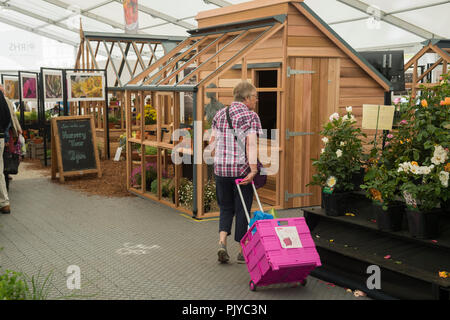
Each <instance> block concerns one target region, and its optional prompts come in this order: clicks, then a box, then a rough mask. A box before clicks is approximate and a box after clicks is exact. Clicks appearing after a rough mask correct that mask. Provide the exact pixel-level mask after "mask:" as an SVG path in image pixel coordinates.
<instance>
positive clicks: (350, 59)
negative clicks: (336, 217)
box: [125, 0, 391, 219]
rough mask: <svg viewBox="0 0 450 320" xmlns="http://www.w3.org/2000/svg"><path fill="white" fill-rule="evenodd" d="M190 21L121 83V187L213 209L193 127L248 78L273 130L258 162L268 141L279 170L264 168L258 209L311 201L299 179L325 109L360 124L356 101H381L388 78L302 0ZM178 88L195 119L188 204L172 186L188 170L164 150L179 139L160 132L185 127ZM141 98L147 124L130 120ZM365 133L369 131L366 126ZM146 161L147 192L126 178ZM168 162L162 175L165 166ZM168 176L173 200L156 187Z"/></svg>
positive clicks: (265, 1) (193, 211) (194, 208)
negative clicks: (147, 102)
mask: <svg viewBox="0 0 450 320" xmlns="http://www.w3.org/2000/svg"><path fill="white" fill-rule="evenodd" d="M248 17H252V19H248ZM196 19H197V21H198V29H195V30H191V31H189V33H190V34H191V36H190V37H189V38H187V39H186V40H184V41H183V42H181V43H180V44H179V45H178V46H177V47H176V48H175V49H173V50H172V51H171V52H170V53H168V54H167V55H166V56H164V57H163V58H162V59H160V60H159V61H157V62H156V63H155V64H153V65H152V66H150V67H149V68H148V69H146V70H145V71H144V72H142V73H141V74H139V75H138V76H137V77H135V78H134V79H133V80H131V81H130V82H129V84H127V85H126V86H125V89H126V92H125V96H126V99H125V106H126V124H127V187H128V190H129V191H130V192H132V193H134V194H137V195H139V196H144V197H147V198H150V199H153V200H156V201H160V202H162V203H164V204H166V205H169V206H171V207H174V208H176V209H178V210H180V211H183V212H186V213H188V214H190V215H192V216H193V217H194V218H199V219H200V218H208V217H214V216H217V215H218V212H217V208H216V210H215V211H214V210H210V212H207V211H208V208H205V203H204V197H205V190H206V189H205V188H206V187H207V185H208V181H209V180H210V179H213V177H212V174H211V171H212V170H211V168H208V166H207V165H206V164H205V163H204V161H203V157H202V155H203V151H204V149H205V147H206V144H205V143H204V142H203V140H202V133H203V132H204V129H205V128H206V129H207V127H206V126H207V125H208V124H209V123H208V121H207V116H206V115H205V111H207V110H206V109H207V108H208V105H209V106H211V105H212V101H213V98H212V97H214V99H216V100H217V101H219V102H220V103H222V105H224V106H226V105H229V104H230V103H231V102H232V98H233V97H232V91H233V87H234V86H235V85H236V84H237V83H238V82H239V81H241V80H247V81H250V82H252V83H253V84H254V85H255V87H256V88H257V93H258V95H259V103H258V107H257V112H258V113H259V114H260V117H261V120H262V123H263V128H264V126H265V124H264V123H265V121H266V120H267V121H268V122H267V123H270V124H269V125H268V126H266V127H267V128H269V127H270V128H271V129H278V132H279V144H278V145H277V144H276V143H275V144H274V140H273V139H272V138H266V139H263V140H261V139H260V143H259V152H260V153H259V157H260V160H261V161H262V163H263V164H266V165H267V161H266V163H265V160H267V159H264V158H261V151H263V152H262V154H266V155H267V156H269V157H270V152H268V147H269V146H272V147H273V148H272V152H273V151H275V152H278V155H279V158H278V163H276V166H278V168H279V170H278V171H273V172H270V173H269V174H268V182H267V184H266V186H264V187H263V188H261V189H260V190H259V192H258V194H259V195H260V198H261V200H262V202H263V207H264V208H265V209H267V208H269V207H270V208H275V209H284V208H294V207H304V206H313V205H320V199H321V195H320V188H318V187H306V184H307V183H309V181H310V179H311V177H312V174H313V168H312V162H311V158H315V157H318V155H319V151H320V136H319V134H318V132H319V131H320V130H321V126H322V125H323V124H324V123H325V122H326V120H327V119H328V117H329V115H330V114H331V113H333V112H341V113H342V112H343V111H345V107H346V106H349V105H352V106H353V109H354V113H355V116H356V117H357V120H358V123H359V125H361V120H362V105H363V104H380V105H382V104H384V94H385V92H387V91H390V89H391V84H390V82H389V81H388V80H387V79H386V78H384V77H383V76H382V75H381V74H380V73H379V72H378V71H377V70H375V69H374V68H373V67H372V66H371V65H369V64H368V63H367V62H366V61H365V60H364V59H363V58H362V57H360V56H359V55H358V53H357V52H355V51H354V50H353V49H352V48H351V47H350V46H349V45H348V44H347V43H345V41H344V40H342V39H341V38H340V37H339V36H338V35H337V34H336V33H334V32H333V30H331V29H330V27H329V26H328V25H327V24H326V23H325V22H324V21H322V20H321V19H320V18H319V17H318V16H317V15H315V13H314V12H313V11H312V10H311V9H310V8H309V7H308V6H307V5H306V4H304V3H302V1H289V0H270V1H269V0H259V1H251V2H247V3H242V4H238V5H233V6H228V7H224V8H219V9H214V10H209V11H205V12H200V13H199V14H198V15H197V17H196ZM185 71H186V72H185ZM186 94H191V95H192V97H193V110H192V120H194V121H195V125H194V126H193V128H192V129H193V136H194V139H193V140H194V141H193V147H192V148H187V149H188V150H186V148H185V149H183V151H184V154H187V155H192V156H193V157H194V158H195V159H197V160H199V161H200V162H201V163H199V164H194V165H193V168H192V180H193V181H192V188H193V195H192V198H193V199H192V205H191V206H189V207H183V206H182V205H181V204H180V199H179V191H180V187H181V182H182V181H184V179H182V178H183V175H190V173H189V174H187V173H188V172H187V171H190V170H191V169H190V168H188V167H186V166H184V165H174V164H172V163H171V161H170V157H169V156H168V154H169V153H171V152H172V151H173V150H174V149H175V148H178V146H177V144H176V143H174V142H173V141H172V140H171V139H168V138H167V132H169V133H172V132H174V130H176V129H180V128H186V127H189V126H190V125H191V123H190V121H186V119H184V122H182V121H181V120H180V119H183V117H184V118H186V110H184V115H183V114H182V113H183V112H182V110H181V109H182V108H181V105H182V104H183V103H184V102H183V95H184V96H186ZM215 97H217V98H215ZM267 97H268V98H267ZM147 98H150V99H151V100H152V104H153V105H154V107H155V109H156V113H157V120H156V122H157V123H156V125H150V126H149V125H146V124H145V121H142V119H141V118H139V119H138V115H139V114H141V113H142V111H143V108H144V105H143V104H144V103H143V101H144V99H147ZM266 98H267V99H266ZM208 99H211V105H210V104H207V102H208V101H209V100H208ZM268 100H270V101H271V106H270V105H269V106H268V105H267V103H266V101H268ZM133 101H134V103H133ZM264 103H266V105H263V104H264ZM262 114H264V116H262ZM368 133H369V138H370V135H371V136H373V135H374V133H375V132H374V131H373V132H370V131H369V132H368ZM275 141H276V140H275ZM176 142H177V141H176ZM272 144H274V145H272ZM144 146H152V147H156V148H157V150H158V153H157V156H156V157H154V158H153V159H150V158H148V157H146V156H145V155H144V152H142V153H141V157H140V158H136V156H134V157H133V154H132V153H133V152H132V150H133V148H136V147H137V148H142V147H144ZM264 149H265V151H264ZM177 150H178V149H177ZM148 161H153V165H154V166H156V171H157V179H156V180H154V181H157V184H156V185H155V184H154V185H153V191H154V192H153V193H152V192H149V190H148V189H149V186H147V185H146V184H147V183H144V182H143V181H140V184H133V183H132V181H131V178H132V174H133V173H134V174H136V172H139V170H140V173H139V175H140V177H146V167H147V165H148V164H149V162H148ZM183 166H184V167H183ZM276 166H275V167H276ZM170 167H171V170H169V171H170V174H169V173H168V172H167V171H166V170H167V168H170ZM168 176H172V178H171V179H172V180H170V178H169V181H171V182H170V184H171V186H172V187H174V189H175V191H174V195H173V196H172V199H170V198H167V197H163V192H162V191H163V190H162V189H163V188H164V185H163V183H166V182H165V181H167V180H164V179H165V178H167V177H168ZM141 180H143V179H141ZM133 181H134V182H136V181H135V179H134V180H133ZM155 191H156V192H155Z"/></svg>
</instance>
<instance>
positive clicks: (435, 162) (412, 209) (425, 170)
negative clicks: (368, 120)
mask: <svg viewBox="0 0 450 320" xmlns="http://www.w3.org/2000/svg"><path fill="white" fill-rule="evenodd" d="M449 96H450V84H449V78H448V75H444V76H443V77H442V81H441V83H440V84H439V85H438V86H435V87H432V88H425V87H424V86H422V88H421V95H420V96H419V97H418V100H417V103H416V104H412V105H411V106H410V107H409V109H408V110H407V112H406V114H405V116H406V117H407V120H403V121H404V126H405V127H406V128H407V129H409V134H410V138H409V141H408V140H407V141H406V142H405V141H401V142H403V144H404V145H405V146H404V148H403V150H402V151H403V152H399V153H398V155H397V162H396V165H397V171H398V174H399V190H400V192H401V194H402V196H403V198H404V199H405V202H406V205H407V210H406V212H407V216H408V223H409V228H410V232H411V234H412V235H413V236H417V237H421V238H428V237H435V236H437V234H438V231H439V230H438V226H439V213H440V212H441V211H442V207H444V206H445V205H444V203H446V202H447V201H448V199H449V198H450V194H449V189H448V180H449V171H450V165H449V164H448V150H449V147H450V135H449V134H448V129H449V128H450V127H449V125H450V106H449V105H450V104H446V102H445V101H446V99H447V98H448V97H449Z"/></svg>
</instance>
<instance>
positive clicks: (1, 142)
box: [0, 90, 11, 213]
mask: <svg viewBox="0 0 450 320" xmlns="http://www.w3.org/2000/svg"><path fill="white" fill-rule="evenodd" d="M10 123H11V114H10V112H9V107H8V104H7V102H6V100H5V97H4V96H3V92H2V91H1V90H0V212H1V213H10V212H11V211H10V210H11V209H10V207H9V197H8V191H7V190H6V183H5V177H4V176H3V149H4V147H5V131H6V130H7V128H9V126H10Z"/></svg>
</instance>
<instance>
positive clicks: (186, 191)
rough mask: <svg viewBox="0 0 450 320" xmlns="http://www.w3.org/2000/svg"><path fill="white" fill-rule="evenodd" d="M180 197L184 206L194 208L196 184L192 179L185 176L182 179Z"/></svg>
mask: <svg viewBox="0 0 450 320" xmlns="http://www.w3.org/2000/svg"><path fill="white" fill-rule="evenodd" d="M178 199H179V201H180V203H181V204H182V205H183V206H185V207H187V208H192V205H193V200H194V184H193V183H192V181H191V180H189V179H185V178H183V179H181V182H180V190H179V192H178Z"/></svg>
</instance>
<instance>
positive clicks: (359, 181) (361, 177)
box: [352, 167, 366, 191]
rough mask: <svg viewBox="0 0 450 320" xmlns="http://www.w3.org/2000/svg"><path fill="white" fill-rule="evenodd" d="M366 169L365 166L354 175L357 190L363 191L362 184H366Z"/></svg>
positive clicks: (353, 181) (353, 179)
mask: <svg viewBox="0 0 450 320" xmlns="http://www.w3.org/2000/svg"><path fill="white" fill-rule="evenodd" d="M365 174H366V171H365V169H364V168H363V167H361V168H360V169H359V172H357V173H354V174H353V175H352V183H353V185H354V186H355V191H361V188H360V185H362V184H364V176H365Z"/></svg>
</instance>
